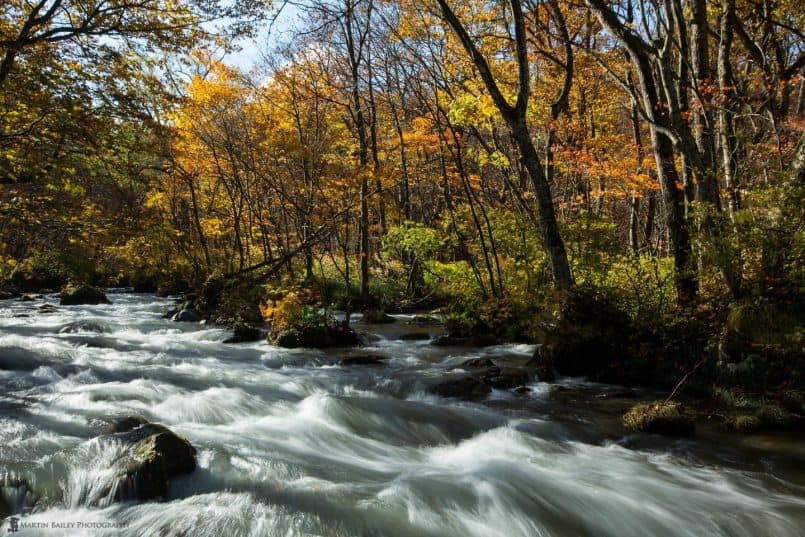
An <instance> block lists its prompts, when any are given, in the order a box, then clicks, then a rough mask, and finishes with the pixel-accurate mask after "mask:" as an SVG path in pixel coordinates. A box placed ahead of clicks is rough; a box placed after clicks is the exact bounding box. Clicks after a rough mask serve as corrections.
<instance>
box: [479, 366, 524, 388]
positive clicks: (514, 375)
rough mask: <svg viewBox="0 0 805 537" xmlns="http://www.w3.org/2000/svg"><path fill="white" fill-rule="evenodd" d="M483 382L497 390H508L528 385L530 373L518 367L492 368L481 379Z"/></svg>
mask: <svg viewBox="0 0 805 537" xmlns="http://www.w3.org/2000/svg"><path fill="white" fill-rule="evenodd" d="M481 380H483V382H484V383H485V384H486V385H487V386H489V387H491V388H495V389H496V390H508V389H511V388H517V387H518V386H522V385H524V384H527V383H528V381H529V380H530V379H529V376H528V373H527V372H526V371H525V370H524V369H520V368H518V367H504V368H502V369H501V368H498V367H492V368H489V369H488V370H487V371H486V372H485V373H484V374H483V376H482V377H481Z"/></svg>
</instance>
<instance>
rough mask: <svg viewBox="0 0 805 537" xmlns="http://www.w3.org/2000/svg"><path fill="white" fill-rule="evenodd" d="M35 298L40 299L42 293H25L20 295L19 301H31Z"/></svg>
mask: <svg viewBox="0 0 805 537" xmlns="http://www.w3.org/2000/svg"><path fill="white" fill-rule="evenodd" d="M35 300H42V295H40V294H37V293H25V294H24V295H22V296H21V297H20V302H33V301H35Z"/></svg>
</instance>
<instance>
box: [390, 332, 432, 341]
mask: <svg viewBox="0 0 805 537" xmlns="http://www.w3.org/2000/svg"><path fill="white" fill-rule="evenodd" d="M397 339H399V340H400V341H426V340H428V339H430V334H428V333H427V332H407V333H405V334H400V335H398V336H397Z"/></svg>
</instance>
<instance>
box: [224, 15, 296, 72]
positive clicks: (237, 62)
mask: <svg viewBox="0 0 805 537" xmlns="http://www.w3.org/2000/svg"><path fill="white" fill-rule="evenodd" d="M300 15H301V12H300V10H299V8H298V7H296V6H294V5H290V4H286V5H285V6H284V7H283V9H282V11H281V12H280V14H279V16H278V17H277V18H276V20H275V21H274V23H273V25H271V27H270V28H269V26H268V24H266V26H265V27H264V28H262V29H261V30H260V32H259V33H258V34H257V36H256V37H255V38H254V39H245V40H244V41H243V42H242V43H241V44H240V45H241V50H239V51H237V52H232V53H230V54H228V55H226V56H225V57H224V61H225V62H226V63H228V64H230V65H234V66H236V67H239V68H240V69H243V70H244V71H249V70H251V69H252V68H253V67H254V66H255V65H257V64H258V63H259V62H260V58H261V56H262V54H263V53H264V52H265V51H267V50H269V48H270V45H271V44H276V43H278V42H281V41H282V40H283V39H286V38H287V37H288V35H289V34H290V32H291V31H292V30H293V28H294V27H295V26H296V25H297V23H298V22H299V19H300Z"/></svg>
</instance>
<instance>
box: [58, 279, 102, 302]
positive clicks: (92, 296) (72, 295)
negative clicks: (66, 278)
mask: <svg viewBox="0 0 805 537" xmlns="http://www.w3.org/2000/svg"><path fill="white" fill-rule="evenodd" d="M59 303H60V304H61V305H62V306H78V305H82V304H111V302H109V299H108V298H106V293H104V292H103V290H102V289H98V288H97V287H92V286H91V285H84V284H80V285H70V286H67V287H65V288H64V289H63V290H62V292H61V297H60V301H59Z"/></svg>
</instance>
